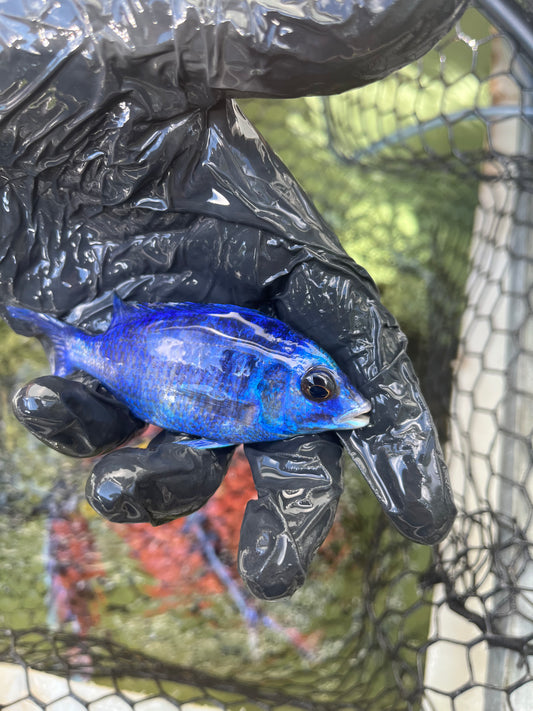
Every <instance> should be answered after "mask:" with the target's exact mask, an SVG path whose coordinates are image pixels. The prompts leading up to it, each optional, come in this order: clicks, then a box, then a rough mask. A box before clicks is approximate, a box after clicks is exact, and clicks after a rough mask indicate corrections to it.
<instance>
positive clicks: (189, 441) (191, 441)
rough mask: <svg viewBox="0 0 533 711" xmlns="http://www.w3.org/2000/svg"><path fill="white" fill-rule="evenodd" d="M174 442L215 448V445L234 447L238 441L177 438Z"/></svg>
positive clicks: (189, 445)
mask: <svg viewBox="0 0 533 711" xmlns="http://www.w3.org/2000/svg"><path fill="white" fill-rule="evenodd" d="M176 444H182V445H183V446H184V447H191V449H216V447H235V446H236V445H237V444H239V442H215V440H212V439H179V440H176Z"/></svg>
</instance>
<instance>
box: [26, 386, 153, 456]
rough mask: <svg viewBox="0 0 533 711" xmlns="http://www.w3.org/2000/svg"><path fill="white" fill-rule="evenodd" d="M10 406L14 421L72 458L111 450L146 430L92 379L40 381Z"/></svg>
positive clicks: (143, 424) (27, 388)
mask: <svg viewBox="0 0 533 711" xmlns="http://www.w3.org/2000/svg"><path fill="white" fill-rule="evenodd" d="M12 405H13V412H14V414H15V417H16V418H17V419H18V420H19V421H20V422H21V423H22V424H23V425H24V427H26V429H28V430H29V431H30V432H31V433H32V434H33V435H35V437H37V438H38V439H40V440H41V441H42V442H44V443H45V444H47V445H48V446H49V447H52V449H56V450H57V451H58V452H61V453H62V454H68V455H69V456H71V457H94V456H96V455H99V454H102V453H104V452H108V451H110V450H111V449H115V448H116V447H118V446H119V445H121V444H123V443H124V442H126V441H127V440H128V439H130V438H131V437H132V436H133V435H134V434H135V433H136V432H139V431H140V430H141V429H143V428H144V427H145V423H144V422H142V421H141V420H139V419H138V418H136V417H135V416H134V415H132V414H131V412H130V411H129V410H128V408H127V407H126V406H125V405H123V404H122V403H120V402H119V401H118V400H117V399H116V398H115V397H114V396H113V395H111V393H109V392H108V391H107V390H105V388H104V387H102V386H101V385H100V384H99V383H98V381H96V380H94V378H91V377H89V376H80V377H79V379H77V380H73V379H70V378H60V377H58V376H55V375H47V376H43V377H40V378H36V379H35V380H32V381H30V382H29V383H27V384H26V385H24V386H23V387H22V388H20V389H19V390H18V391H17V392H16V393H15V395H14V397H13V401H12Z"/></svg>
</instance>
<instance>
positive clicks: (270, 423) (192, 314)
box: [9, 297, 369, 446]
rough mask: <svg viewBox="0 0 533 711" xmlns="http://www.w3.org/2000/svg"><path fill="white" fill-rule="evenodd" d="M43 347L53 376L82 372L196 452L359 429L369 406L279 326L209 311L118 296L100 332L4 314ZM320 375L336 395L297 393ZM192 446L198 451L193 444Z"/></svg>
mask: <svg viewBox="0 0 533 711" xmlns="http://www.w3.org/2000/svg"><path fill="white" fill-rule="evenodd" d="M9 313H10V316H11V317H12V318H13V319H16V320H18V321H23V322H24V323H30V324H32V326H33V327H34V330H35V332H36V333H39V334H40V335H41V336H42V337H44V338H47V339H48V340H49V341H52V343H53V346H54V349H55V373H56V374H58V375H65V374H67V373H68V372H70V371H72V370H77V369H79V370H83V371H85V372H87V373H89V374H90V375H93V376H94V377H96V378H97V379H98V380H100V381H101V382H102V383H103V384H104V385H105V386H106V387H107V388H108V389H109V390H110V391H111V392H112V393H113V394H114V395H115V396H116V397H117V398H118V399H120V400H121V401H122V402H124V403H126V404H127V405H128V407H129V408H130V409H131V411H132V412H133V413H134V414H135V415H136V416H137V417H139V418H141V419H143V420H145V421H146V422H150V423H153V424H156V425H159V426H160V427H163V428H164V429H167V430H170V431H173V432H185V433H188V434H190V435H196V436H198V437H201V438H202V441H201V444H199V446H220V445H222V444H230V443H231V444H234V443H239V442H257V441H267V440H275V439H283V438H286V437H290V436H293V435H296V434H303V433H307V432H318V431H322V430H327V429H353V428H354V427H360V426H363V425H364V424H366V422H367V421H368V418H367V417H364V416H362V415H363V413H365V412H367V411H368V409H369V404H368V402H367V401H366V400H364V399H363V398H362V397H361V395H360V394H359V393H358V392H357V391H356V390H355V389H354V388H353V386H352V385H351V384H350V382H349V381H348V379H347V378H346V376H345V375H344V374H343V373H342V372H341V371H340V370H339V368H338V367H337V365H336V364H335V363H334V361H333V360H332V359H331V358H330V356H329V355H327V354H326V353H325V352H324V351H322V350H321V349H320V348H319V347H318V346H317V345H316V344H314V343H313V342H311V341H310V340H309V339H306V338H304V337H303V336H302V335H300V334H299V333H297V332H296V331H294V330H293V329H291V328H290V327H289V326H288V325H287V324H285V323H283V322H281V321H279V320H277V319H273V318H270V317H268V316H265V315H264V314H261V313H260V312H258V311H253V310H250V309H245V308H241V307H237V306H227V305H217V304H190V303H185V304H126V303H124V302H122V301H121V300H120V299H118V298H117V297H116V298H115V302H114V312H113V318H112V320H111V323H110V325H109V327H108V329H107V331H106V332H105V333H102V334H89V333H86V332H84V331H81V330H80V329H76V328H74V327H72V326H69V325H67V324H64V323H62V322H60V321H58V320H56V319H54V318H52V317H50V316H46V315H42V314H37V313H35V312H32V311H29V310H27V309H21V308H18V307H9ZM309 372H327V373H329V374H330V375H331V378H332V379H333V381H334V390H335V392H334V393H333V394H332V395H331V396H328V398H327V399H326V400H325V401H315V400H314V399H312V398H310V396H309V392H311V393H317V392H320V391H321V386H320V385H314V386H312V387H311V389H310V391H308V393H307V396H306V394H305V389H303V388H302V379H303V378H304V377H306V374H308V373H309ZM197 445H198V443H197Z"/></svg>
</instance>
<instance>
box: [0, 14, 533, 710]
mask: <svg viewBox="0 0 533 711" xmlns="http://www.w3.org/2000/svg"><path fill="white" fill-rule="evenodd" d="M520 7H521V5H520V3H509V8H510V9H512V10H513V11H518V10H520ZM527 7H528V4H527V2H526V3H524V8H525V9H524V8H523V11H524V13H527V12H529V10H527ZM506 27H507V25H506ZM526 50H527V48H526V49H524V44H523V42H521V40H520V37H516V36H512V35H511V34H508V33H504V32H502V31H501V28H498V27H495V26H494V25H490V24H489V21H488V19H487V17H486V16H485V15H484V14H483V13H482V12H480V11H476V10H473V9H471V10H469V11H468V12H467V13H466V15H465V16H464V17H463V19H462V20H461V22H460V23H459V24H458V25H457V26H456V28H455V29H454V30H453V31H452V32H451V33H450V34H449V36H447V37H446V38H445V39H444V40H443V41H442V42H441V43H440V45H439V46H438V47H437V48H436V49H435V50H433V51H432V52H430V53H429V54H428V55H427V56H426V57H424V58H423V59H422V60H420V61H419V62H417V63H415V64H413V65H411V66H409V67H407V68H405V69H403V70H401V71H400V72H398V73H396V74H395V75H393V76H391V77H389V78H387V79H385V80H383V81H382V82H378V83H377V84H375V85H372V86H369V87H365V88H363V89H360V90H357V91H354V92H349V93H347V94H345V95H342V96H339V97H331V98H328V99H325V100H309V101H308V102H307V103H305V104H302V103H301V102H300V103H298V104H294V105H291V103H290V102H287V103H288V105H289V110H288V113H287V117H288V118H287V121H286V123H285V124H284V125H283V127H282V130H281V132H280V135H279V136H277V135H272V137H270V136H269V140H270V139H272V141H271V142H272V143H273V144H274V146H275V147H276V148H279V150H280V152H281V154H282V157H284V158H285V155H284V153H283V148H284V146H283V142H284V141H285V142H287V143H293V142H294V140H296V139H295V137H297V136H298V134H299V132H300V133H302V132H305V133H307V134H309V133H310V132H309V131H308V130H307V129H308V128H309V125H311V124H312V125H313V126H314V127H315V128H316V131H315V132H314V134H313V135H315V136H317V135H318V136H319V139H317V140H318V141H319V143H318V144H317V147H315V148H316V150H313V151H312V158H313V160H315V161H320V160H321V158H320V156H321V155H323V156H324V157H323V160H324V171H327V170H331V173H329V174H327V173H324V171H322V170H320V171H319V172H320V173H321V175H320V176H319V178H318V177H317V178H316V180H320V182H321V183H323V181H324V179H326V180H329V177H331V183H332V184H333V185H335V181H337V180H341V178H342V180H344V181H345V183H343V186H344V187H343V188H342V189H339V190H338V191H337V192H336V193H335V197H334V198H331V201H332V202H335V205H334V207H335V211H333V205H332V204H330V203H328V199H329V198H328V195H326V194H325V192H324V190H323V189H321V187H318V188H317V189H316V191H315V192H316V202H317V203H318V206H319V208H320V209H321V211H322V212H323V213H324V214H325V215H326V217H327V218H328V219H330V221H331V222H332V223H333V226H334V227H335V228H337V227H339V230H338V231H339V233H341V237H342V238H343V241H344V243H345V245H346V247H347V249H349V251H350V252H351V253H353V254H354V256H355V257H356V258H357V259H358V260H359V261H360V262H361V263H363V264H364V265H365V266H367V267H368V268H369V270H370V271H371V272H372V273H373V274H374V275H375V276H376V279H377V281H378V283H379V286H380V288H381V290H382V293H383V297H384V300H385V302H386V303H388V304H389V305H390V306H391V307H392V308H393V309H394V310H395V312H398V310H399V311H400V312H401V321H402V326H403V327H404V329H405V330H406V331H407V332H408V335H409V337H410V348H411V355H412V357H413V359H414V361H415V364H416V367H417V370H418V372H419V373H420V376H421V381H422V386H423V389H424V392H425V394H426V397H427V399H428V400H429V402H430V405H431V408H432V411H433V412H434V413H435V416H436V419H437V422H438V424H439V429H440V430H441V434H442V436H443V438H444V439H445V440H446V441H447V444H446V448H447V458H448V462H449V466H450V473H451V477H452V483H453V488H454V491H455V495H456V502H457V505H458V508H459V515H458V518H457V521H456V523H455V525H454V528H453V530H452V533H451V534H450V536H449V537H448V538H447V539H446V541H445V542H444V543H443V544H442V545H441V546H439V547H436V548H435V549H433V550H432V549H429V548H426V547H423V546H417V545H415V544H412V543H410V542H409V541H406V540H405V539H403V538H402V537H401V536H400V535H399V534H398V533H397V532H396V531H394V530H393V529H392V528H391V526H390V524H389V523H388V522H387V521H386V520H385V519H384V517H383V515H382V513H381V510H380V508H379V506H378V504H377V503H376V501H375V500H374V499H373V497H372V495H371V494H370V493H369V491H368V490H367V487H366V485H365V484H364V482H363V481H362V479H361V477H360V475H359V473H358V472H357V471H356V470H355V469H354V468H353V466H352V465H351V464H350V463H349V462H346V468H345V475H344V476H345V493H344V495H343V497H342V502H341V505H340V507H339V512H338V516H337V520H336V522H335V525H334V528H333V530H332V533H331V534H330V536H329V537H328V539H327V540H326V543H325V544H324V546H323V547H322V549H321V550H320V552H319V553H318V555H317V557H316V559H315V561H314V563H313V565H312V568H311V572H310V576H309V580H308V582H307V583H306V585H305V586H304V587H303V589H302V590H300V591H299V592H298V593H297V594H296V595H295V596H294V597H293V598H292V599H291V600H287V601H280V602H275V603H259V602H258V601H255V600H253V599H252V598H250V597H249V596H248V595H247V593H246V592H245V590H244V589H243V587H242V586H241V585H240V582H239V579H238V576H237V574H236V572H235V556H236V550H237V541H238V532H239V526H240V521H241V519H242V513H243V509H244V504H245V502H246V501H247V499H249V498H250V497H251V496H253V486H252V482H251V478H250V472H249V469H248V465H247V462H246V460H245V458H244V456H243V455H242V452H239V451H238V452H237V453H236V455H235V457H234V460H233V462H232V466H231V468H230V471H229V473H228V476H227V477H226V479H225V482H224V484H223V486H222V488H221V490H220V491H219V492H217V494H216V495H215V496H214V497H213V499H212V500H211V501H210V502H209V503H208V505H207V506H206V507H205V508H204V510H203V511H202V512H199V513H197V514H194V515H193V516H191V517H188V518H187V519H184V520H178V521H175V522H172V523H171V524H167V525H165V526H162V527H158V528H151V527H150V526H145V525H143V524H138V525H135V526H116V525H115V526H113V525H111V524H108V523H106V522H105V521H103V520H101V519H99V518H98V517H96V516H95V515H93V514H92V513H91V512H90V511H89V510H88V507H87V506H86V505H85V504H84V502H83V483H84V480H85V478H86V476H87V475H88V473H89V471H90V467H91V466H92V464H91V463H90V462H83V461H82V462H80V461H76V462H75V464H72V462H71V461H70V460H67V459H66V458H63V457H59V456H57V455H55V454H54V453H53V452H50V451H48V450H47V449H46V448H45V447H42V446H41V445H40V444H39V443H37V442H34V441H33V440H31V439H29V438H27V437H26V436H25V435H24V433H23V432H22V431H21V429H20V428H19V427H18V425H17V424H16V423H15V422H14V421H13V419H12V418H11V416H10V415H9V414H8V410H9V408H8V404H7V403H8V398H9V392H10V389H11V388H12V386H13V384H14V382H15V381H21V380H24V379H26V378H29V377H31V376H32V375H33V374H34V373H35V372H38V371H39V368H40V365H39V362H38V356H37V355H36V351H34V350H33V346H30V345H28V343H27V342H26V341H20V342H19V341H17V340H16V338H15V337H14V336H11V335H10V336H8V335H7V333H5V334H4V343H6V344H8V345H9V354H10V355H9V358H10V359H11V360H10V361H9V362H8V356H7V355H6V356H2V357H3V358H4V359H6V362H5V363H2V368H1V372H2V373H3V374H4V375H3V376H2V383H1V384H2V390H1V393H2V411H3V415H2V423H1V426H2V441H3V448H2V451H1V453H0V457H1V466H0V483H1V486H0V510H1V518H0V573H1V577H0V627H1V629H2V632H1V635H0V708H2V709H4V708H5V709H9V710H10V711H26V710H33V709H42V708H45V709H48V710H49V711H64V710H70V709H72V710H75V711H77V710H78V709H80V711H81V710H83V709H90V710H91V711H108V710H110V709H113V710H114V711H116V710H118V711H122V710H123V709H124V711H127V710H128V709H132V708H133V709H135V710H136V711H160V710H162V711H166V710H167V709H168V710H169V711H170V710H171V709H176V708H177V709H182V710H183V711H195V710H198V709H228V710H235V711H240V710H245V711H254V710H256V709H257V710H259V709H261V710H265V709H266V710H269V711H270V710H272V711H289V710H290V709H315V710H317V711H321V710H323V711H326V710H331V711H333V709H335V711H342V710H343V709H344V710H347V709H357V710H361V711H385V710H391V711H392V710H393V711H403V710H405V711H407V710H411V709H424V711H441V710H442V711H460V710H462V709H484V710H488V709H491V710H492V709H497V710H500V709H502V710H506V711H507V710H509V711H524V710H525V709H531V708H532V707H533V703H532V701H531V699H533V676H532V670H531V653H532V651H533V562H532V543H531V541H532V537H533V536H532V528H533V523H532V517H533V505H532V501H533V478H532V476H531V468H532V467H531V464H532V451H531V450H532V448H531V444H532V424H533V375H532V373H533V292H532V289H531V285H532V283H533V279H532V276H533V273H532V272H533V264H532V258H533V240H532V239H531V238H532V232H533V201H532V199H531V193H532V192H533V165H532V157H531V156H532V147H533V67H532V60H531V56H529V57H528V54H527V51H526ZM272 105H273V104H270V105H269V104H268V103H267V104H265V103H262V104H261V109H259V110H258V109H256V111H257V119H258V123H261V120H266V118H268V116H267V115H268V111H269V110H270V109H269V108H268V107H269V106H272ZM291 106H292V108H290V107H291ZM245 110H247V111H248V112H249V113H250V114H251V115H252V118H254V116H253V112H254V107H253V105H250V106H248V107H246V108H245ZM272 110H273V109H272ZM302 116H303V117H304V118H305V120H306V121H307V124H306V125H305V126H304V127H303V128H302V123H301V122H302V120H303V119H302ZM266 132H267V131H266V129H265V133H266ZM291 132H292V133H291ZM320 137H321V138H320ZM320 150H322V152H323V153H322V154H321V153H320ZM289 158H290V156H289ZM287 162H288V163H289V164H290V159H287ZM291 167H292V166H291ZM294 172H295V173H298V170H297V168H295V169H294ZM307 172H308V173H311V171H307ZM316 172H317V171H315V176H316ZM346 176H348V177H346ZM297 177H300V176H298V175H297ZM306 181H307V182H306ZM302 182H304V184H305V187H306V188H307V189H308V191H309V192H311V193H312V194H313V196H314V197H315V195H314V190H315V188H314V185H313V175H312V174H311V175H309V174H308V175H306V176H305V177H304V179H303V180H302ZM346 186H348V188H349V190H348V188H347V187H346ZM413 186H415V189H414V190H413ZM343 200H344V201H345V204H344V203H343ZM339 215H340V217H339ZM335 219H337V220H339V221H340V222H341V223H342V225H335ZM346 225H348V227H346ZM366 234H368V235H371V236H372V237H371V240H370V238H368V239H367V241H365V238H364V237H363V236H362V235H366ZM421 235H423V241H421V239H422V238H421ZM384 254H386V255H387V258H386V259H385V258H384V256H383V255H384ZM468 255H470V257H469V256H468ZM374 262H375V269H374V268H373V266H374ZM415 294H416V298H415V297H414V295H415ZM395 307H396V308H395ZM21 360H24V362H25V363H26V365H24V366H22V367H20V366H19V365H18V364H19V363H20V361H21ZM13 363H16V364H17V366H16V367H15V366H14V365H13ZM39 372H40V371H39ZM448 413H451V416H450V417H448ZM140 445H141V446H142V442H141V443H140Z"/></svg>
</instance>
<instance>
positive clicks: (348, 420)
mask: <svg viewBox="0 0 533 711" xmlns="http://www.w3.org/2000/svg"><path fill="white" fill-rule="evenodd" d="M370 409H371V406H370V403H369V402H367V403H365V405H363V407H358V408H357V409H354V410H348V412H345V413H344V414H343V415H341V416H340V417H336V418H335V424H336V426H337V428H338V429H342V430H355V429H358V428H359V427H365V426H366V425H368V423H369V422H370V415H369V414H368V413H369V412H370Z"/></svg>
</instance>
